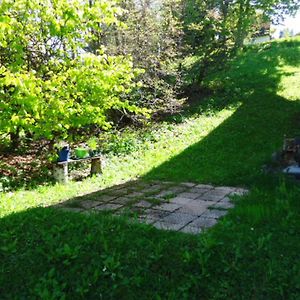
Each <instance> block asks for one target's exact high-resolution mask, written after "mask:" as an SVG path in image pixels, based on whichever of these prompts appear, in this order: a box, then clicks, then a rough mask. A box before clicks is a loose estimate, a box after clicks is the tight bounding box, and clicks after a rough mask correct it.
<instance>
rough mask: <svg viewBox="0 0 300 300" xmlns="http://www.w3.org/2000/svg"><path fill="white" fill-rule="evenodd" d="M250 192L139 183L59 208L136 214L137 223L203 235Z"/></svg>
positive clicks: (85, 196)
mask: <svg viewBox="0 0 300 300" xmlns="http://www.w3.org/2000/svg"><path fill="white" fill-rule="evenodd" d="M247 192H248V191H247V190H246V189H243V188H235V187H224V186H222V187H214V186H212V185H207V184H197V183H192V182H184V183H172V182H160V181H151V182H148V181H142V180H136V181H132V182H127V183H124V184H120V185H117V186H114V187H110V188H108V189H104V190H101V191H98V192H95V193H92V194H89V195H84V196H80V197H77V198H74V199H72V200H70V201H67V202H65V203H61V204H59V205H58V206H57V207H60V208H62V209H64V210H66V211H73V212H78V213H85V214H89V213H92V212H101V211H109V212H112V213H113V214H114V215H115V216H120V215H128V216H129V217H130V215H132V216H134V219H133V220H137V221H138V222H141V223H146V224H149V225H151V226H154V227H156V228H158V229H163V230H173V231H180V232H184V233H191V234H199V233H201V232H202V231H203V230H204V229H207V228H210V227H212V226H214V225H215V224H216V223H217V221H218V219H219V218H221V217H223V216H225V215H226V213H227V211H228V209H231V208H233V207H234V204H233V203H232V202H231V199H230V197H231V196H234V195H237V196H242V195H244V194H246V193H247ZM136 217H137V218H136Z"/></svg>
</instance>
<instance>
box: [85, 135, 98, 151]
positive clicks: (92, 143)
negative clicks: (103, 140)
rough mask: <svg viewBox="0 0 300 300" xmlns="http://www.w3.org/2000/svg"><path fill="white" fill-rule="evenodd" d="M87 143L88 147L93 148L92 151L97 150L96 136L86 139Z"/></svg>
mask: <svg viewBox="0 0 300 300" xmlns="http://www.w3.org/2000/svg"><path fill="white" fill-rule="evenodd" d="M87 145H88V146H89V148H90V149H91V150H93V151H95V150H97V147H98V140H97V138H95V137H92V138H90V139H89V140H88V141H87Z"/></svg>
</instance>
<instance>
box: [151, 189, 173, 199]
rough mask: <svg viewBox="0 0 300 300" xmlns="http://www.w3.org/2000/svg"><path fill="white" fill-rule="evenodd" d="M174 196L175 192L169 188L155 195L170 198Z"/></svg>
mask: <svg viewBox="0 0 300 300" xmlns="http://www.w3.org/2000/svg"><path fill="white" fill-rule="evenodd" d="M172 196H174V192H172V191H169V190H164V191H162V192H160V193H159V194H157V195H156V196H155V197H156V198H168V197H172Z"/></svg>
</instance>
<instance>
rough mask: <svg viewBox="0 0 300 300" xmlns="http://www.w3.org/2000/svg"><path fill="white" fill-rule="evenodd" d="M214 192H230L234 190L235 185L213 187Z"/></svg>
mask: <svg viewBox="0 0 300 300" xmlns="http://www.w3.org/2000/svg"><path fill="white" fill-rule="evenodd" d="M214 191H215V192H220V193H224V194H227V195H228V194H230V193H233V192H235V191H236V188H235V187H227V186H219V187H216V188H215V189H214Z"/></svg>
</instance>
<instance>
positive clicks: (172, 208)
mask: <svg viewBox="0 0 300 300" xmlns="http://www.w3.org/2000/svg"><path fill="white" fill-rule="evenodd" d="M180 207H182V205H181V204H177V203H163V204H161V205H156V206H154V207H153V208H154V209H158V210H164V211H170V212H173V211H175V210H176V209H178V208H180Z"/></svg>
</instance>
